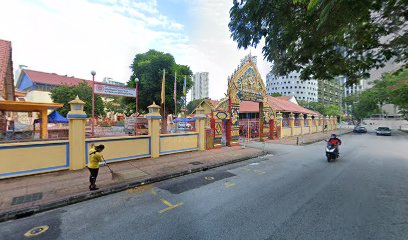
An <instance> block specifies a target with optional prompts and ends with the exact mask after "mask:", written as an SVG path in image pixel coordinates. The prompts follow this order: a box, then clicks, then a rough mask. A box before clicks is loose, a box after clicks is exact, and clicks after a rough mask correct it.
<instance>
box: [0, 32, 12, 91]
mask: <svg viewBox="0 0 408 240" xmlns="http://www.w3.org/2000/svg"><path fill="white" fill-rule="evenodd" d="M10 54H11V42H10V41H6V40H1V39H0V92H3V87H4V81H5V80H6V73H7V67H8V64H9V60H10Z"/></svg>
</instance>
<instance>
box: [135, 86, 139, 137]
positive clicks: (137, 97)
mask: <svg viewBox="0 0 408 240" xmlns="http://www.w3.org/2000/svg"><path fill="white" fill-rule="evenodd" d="M135 82H136V113H135V135H137V128H138V127H137V115H139V78H136V79H135Z"/></svg>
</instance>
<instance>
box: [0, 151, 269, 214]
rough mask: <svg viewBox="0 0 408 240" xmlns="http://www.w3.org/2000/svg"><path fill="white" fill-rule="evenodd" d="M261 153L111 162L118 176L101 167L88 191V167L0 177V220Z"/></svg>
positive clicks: (197, 154)
mask: <svg viewBox="0 0 408 240" xmlns="http://www.w3.org/2000/svg"><path fill="white" fill-rule="evenodd" d="M263 154H264V153H263V152H262V150H260V149H256V148H245V149H242V148H241V147H232V148H221V149H215V150H211V151H202V152H186V153H180V154H173V155H166V156H162V157H160V158H156V159H151V158H145V159H137V160H130V161H125V162H118V163H113V164H110V167H111V168H112V170H113V171H114V172H115V173H118V174H119V175H120V177H121V178H120V179H115V180H112V177H111V174H110V172H109V170H108V169H107V168H106V167H101V169H100V171H99V175H98V179H97V185H98V187H99V188H100V190H98V191H92V192H90V191H89V189H88V186H89V182H88V179H89V171H88V169H82V170H78V171H61V172H54V173H47V174H40V175H33V176H26V177H18V178H11V179H4V180H0V192H1V195H0V221H4V220H7V219H13V218H19V217H23V216H27V215H31V214H34V213H38V212H41V211H44V210H49V209H52V208H57V207H61V206H66V205H68V204H73V203H76V202H80V201H84V200H88V199H92V198H95V197H100V196H103V195H107V194H111V193H115V192H119V191H123V190H126V189H128V188H131V187H135V186H139V185H141V184H145V183H151V182H157V181H162V180H165V179H168V178H172V177H176V176H182V175H185V174H190V173H192V172H197V171H202V170H206V169H208V168H213V167H218V166H222V165H224V164H229V163H233V162H236V161H242V160H246V159H250V158H253V157H257V156H260V155H263ZM30 200H31V201H30Z"/></svg>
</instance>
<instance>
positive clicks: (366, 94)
mask: <svg viewBox="0 0 408 240" xmlns="http://www.w3.org/2000/svg"><path fill="white" fill-rule="evenodd" d="M376 99H377V98H376V94H375V92H374V91H372V90H371V91H370V90H365V91H363V92H361V93H360V94H359V95H356V94H355V95H350V96H348V97H346V98H345V99H344V103H345V104H346V105H349V106H351V117H352V119H353V120H356V121H357V122H358V123H359V122H361V121H362V120H363V119H364V118H368V117H370V116H371V115H372V114H378V113H381V110H380V107H379V104H378V101H377V100H376Z"/></svg>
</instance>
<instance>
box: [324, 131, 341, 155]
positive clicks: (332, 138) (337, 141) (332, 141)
mask: <svg viewBox="0 0 408 240" xmlns="http://www.w3.org/2000/svg"><path fill="white" fill-rule="evenodd" d="M327 143H330V144H333V145H334V146H335V147H336V155H337V156H338V155H339V145H341V140H340V139H339V138H337V136H336V134H334V133H333V134H332V135H331V136H330V139H329V141H327Z"/></svg>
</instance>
